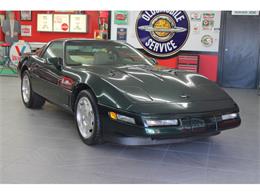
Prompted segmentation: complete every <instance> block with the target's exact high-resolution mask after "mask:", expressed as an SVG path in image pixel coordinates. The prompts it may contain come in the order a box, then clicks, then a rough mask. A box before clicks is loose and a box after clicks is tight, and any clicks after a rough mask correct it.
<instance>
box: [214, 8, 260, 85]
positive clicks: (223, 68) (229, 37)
mask: <svg viewBox="0 0 260 195" xmlns="http://www.w3.org/2000/svg"><path fill="white" fill-rule="evenodd" d="M222 19H223V21H222V22H223V23H222V24H223V36H222V37H223V38H222V39H223V42H222V46H221V52H222V57H221V58H220V67H219V76H220V77H219V79H220V83H221V85H222V86H224V87H235V88H256V86H257V85H258V84H257V83H258V79H259V72H258V71H259V69H258V66H259V55H260V54H259V53H260V46H259V45H260V16H259V15H257V16H241V15H232V13H231V12H225V13H224V14H223V17H222Z"/></svg>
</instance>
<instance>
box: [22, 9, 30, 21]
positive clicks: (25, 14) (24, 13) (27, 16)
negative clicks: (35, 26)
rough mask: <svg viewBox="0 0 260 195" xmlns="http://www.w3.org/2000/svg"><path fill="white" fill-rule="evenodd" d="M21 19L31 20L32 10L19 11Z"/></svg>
mask: <svg viewBox="0 0 260 195" xmlns="http://www.w3.org/2000/svg"><path fill="white" fill-rule="evenodd" d="M20 18H21V21H31V20H32V11H20Z"/></svg>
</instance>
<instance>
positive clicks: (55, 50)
mask: <svg viewBox="0 0 260 195" xmlns="http://www.w3.org/2000/svg"><path fill="white" fill-rule="evenodd" d="M42 57H43V58H44V59H47V58H54V57H59V58H63V43H62V42H53V43H52V44H51V45H50V46H49V47H48V48H47V49H46V51H45V53H44V54H43V56H42Z"/></svg>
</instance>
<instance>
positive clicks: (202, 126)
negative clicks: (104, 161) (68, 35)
mask: <svg viewBox="0 0 260 195" xmlns="http://www.w3.org/2000/svg"><path fill="white" fill-rule="evenodd" d="M18 72H19V75H20V77H21V95H22V100H23V103H24V105H25V106H26V107H28V108H34V109H36V108H41V107H42V106H43V105H44V103H45V101H48V102H51V103H54V104H56V105H58V106H61V107H63V108H64V109H66V110H68V111H70V112H71V113H73V115H74V118H75V122H76V124H77V129H78V132H79V135H80V137H81V139H82V140H83V142H84V143H86V144H88V145H92V144H97V143H102V142H103V141H111V142H116V143H120V144H125V145H152V144H166V143H176V142H181V141H185V140H192V139H195V138H202V137H208V136H212V135H217V134H219V133H220V132H221V131H223V130H226V129H230V128H235V127H237V126H239V125H240V123H241V119H240V116H239V108H238V105H237V104H236V103H235V102H234V101H233V100H232V98H231V97H230V96H229V95H227V93H226V92H225V91H224V90H222V89H220V88H219V87H218V86H217V84H215V83H213V82H211V81H209V80H208V79H207V78H205V77H204V76H201V75H199V74H195V73H191V72H185V71H180V70H176V69H169V68H166V67H161V66H158V65H156V63H155V61H154V60H152V59H150V58H148V57H146V56H144V55H143V54H142V53H141V52H140V51H138V50H136V49H135V48H133V47H132V46H130V45H128V44H125V43H120V42H116V41H104V40H89V39H57V40H53V41H51V42H49V43H48V44H46V45H45V46H44V47H43V48H41V50H40V51H38V52H36V53H31V54H28V55H26V56H24V57H23V58H22V60H21V61H20V63H19V65H18Z"/></svg>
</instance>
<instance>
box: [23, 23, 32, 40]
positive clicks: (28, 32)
mask: <svg viewBox="0 0 260 195" xmlns="http://www.w3.org/2000/svg"><path fill="white" fill-rule="evenodd" d="M21 36H24V37H30V36H32V25H21Z"/></svg>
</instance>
